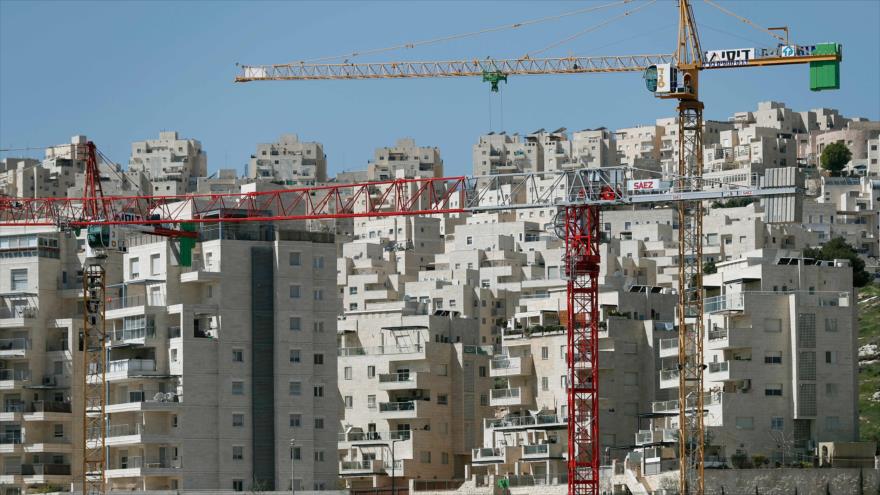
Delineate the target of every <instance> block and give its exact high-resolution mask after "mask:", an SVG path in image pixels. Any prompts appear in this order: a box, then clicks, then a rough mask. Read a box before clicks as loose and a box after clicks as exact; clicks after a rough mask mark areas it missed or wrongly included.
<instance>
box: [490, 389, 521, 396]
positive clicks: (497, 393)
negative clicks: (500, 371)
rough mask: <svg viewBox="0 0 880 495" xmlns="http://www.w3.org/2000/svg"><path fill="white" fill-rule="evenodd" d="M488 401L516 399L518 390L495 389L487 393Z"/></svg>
mask: <svg viewBox="0 0 880 495" xmlns="http://www.w3.org/2000/svg"><path fill="white" fill-rule="evenodd" d="M489 398H490V399H518V398H519V388H495V389H492V390H490V391H489Z"/></svg>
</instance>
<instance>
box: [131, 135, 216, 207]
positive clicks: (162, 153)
mask: <svg viewBox="0 0 880 495" xmlns="http://www.w3.org/2000/svg"><path fill="white" fill-rule="evenodd" d="M128 170H129V171H130V172H141V173H143V174H144V175H145V176H146V177H147V178H148V179H149V180H150V183H151V184H152V189H151V193H152V194H155V195H171V196H173V195H179V194H184V193H187V192H195V190H196V186H197V179H198V177H205V176H207V175H208V155H207V153H205V151H204V150H202V143H200V142H199V141H197V140H195V139H183V138H180V137H179V136H178V134H177V131H162V132H160V133H159V139H152V140H146V141H135V142H133V143H131V157H130V158H129V161H128Z"/></svg>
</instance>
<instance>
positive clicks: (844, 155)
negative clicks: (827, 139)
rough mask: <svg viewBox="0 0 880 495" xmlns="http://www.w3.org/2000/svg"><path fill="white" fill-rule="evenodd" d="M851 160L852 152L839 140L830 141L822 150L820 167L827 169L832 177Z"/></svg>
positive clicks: (837, 174) (838, 173)
mask: <svg viewBox="0 0 880 495" xmlns="http://www.w3.org/2000/svg"><path fill="white" fill-rule="evenodd" d="M850 160H852V152H851V151H850V150H849V148H847V147H846V145H845V144H843V143H841V142H837V143H831V144H829V145H828V146H826V147H825V149H824V150H822V157H821V158H820V162H821V163H822V168H824V169H825V170H827V171H828V172H829V173H830V174H831V175H832V176H833V177H837V176H839V175H840V171H841V170H843V169H844V167H846V164H847V163H849V161H850Z"/></svg>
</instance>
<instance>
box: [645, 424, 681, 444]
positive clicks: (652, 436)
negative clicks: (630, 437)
mask: <svg viewBox="0 0 880 495" xmlns="http://www.w3.org/2000/svg"><path fill="white" fill-rule="evenodd" d="M677 441H678V431H677V430H673V429H669V428H660V429H657V430H639V432H638V433H636V445H647V444H653V443H661V442H664V443H675V442H677Z"/></svg>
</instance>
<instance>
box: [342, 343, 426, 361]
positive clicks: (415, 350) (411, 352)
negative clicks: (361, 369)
mask: <svg viewBox="0 0 880 495" xmlns="http://www.w3.org/2000/svg"><path fill="white" fill-rule="evenodd" d="M337 355H339V356H340V357H357V356H392V355H393V356H396V355H401V356H402V357H401V359H403V360H411V359H420V358H421V359H424V357H425V345H423V344H415V345H408V346H407V345H404V346H400V345H384V346H383V345H380V346H375V347H341V348H339V349H338V350H337Z"/></svg>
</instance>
